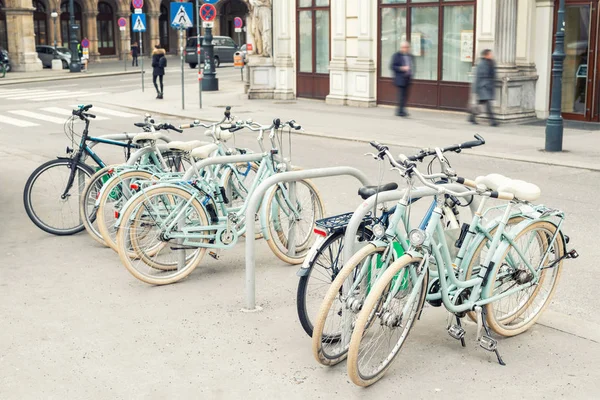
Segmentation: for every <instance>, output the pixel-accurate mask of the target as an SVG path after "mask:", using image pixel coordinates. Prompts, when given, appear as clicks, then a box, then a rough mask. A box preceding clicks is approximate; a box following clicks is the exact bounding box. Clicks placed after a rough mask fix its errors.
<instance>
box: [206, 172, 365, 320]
mask: <svg viewBox="0 0 600 400" xmlns="http://www.w3.org/2000/svg"><path fill="white" fill-rule="evenodd" d="M199 164H200V163H199ZM341 175H349V176H353V177H355V178H356V179H358V180H359V181H360V183H361V184H362V185H365V186H366V185H369V180H368V178H367V176H366V175H365V174H364V173H363V172H362V171H360V170H358V169H356V168H354V167H330V168H319V169H307V170H303V171H292V172H283V173H280V174H276V175H273V176H271V177H270V178H267V179H265V180H264V181H263V182H262V183H261V184H260V185H258V187H257V188H256V190H255V191H254V193H253V194H252V196H251V197H250V199H249V201H248V208H247V209H246V229H247V230H246V308H245V309H244V311H256V310H257V307H256V292H255V291H256V280H255V267H256V263H255V259H254V242H255V234H256V226H255V224H254V223H248V221H254V218H255V217H254V216H255V215H256V213H257V212H258V207H259V205H260V203H261V202H262V200H263V197H264V195H265V193H266V192H267V190H268V189H269V188H271V187H272V186H274V185H276V184H278V183H283V182H296V181H299V180H301V179H311V178H326V177H332V176H341ZM361 219H362V218H361ZM289 241H290V242H291V238H290V240H289Z"/></svg>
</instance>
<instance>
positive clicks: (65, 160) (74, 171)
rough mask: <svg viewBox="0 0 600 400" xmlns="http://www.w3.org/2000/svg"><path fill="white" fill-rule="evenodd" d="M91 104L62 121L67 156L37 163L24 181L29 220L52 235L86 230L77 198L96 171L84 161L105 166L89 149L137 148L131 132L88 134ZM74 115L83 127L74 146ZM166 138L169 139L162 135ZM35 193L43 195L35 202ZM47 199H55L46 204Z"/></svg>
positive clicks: (24, 199)
mask: <svg viewBox="0 0 600 400" xmlns="http://www.w3.org/2000/svg"><path fill="white" fill-rule="evenodd" d="M91 108H92V105H91V104H89V105H86V106H80V107H79V108H78V109H76V110H73V115H72V117H70V118H69V119H68V120H67V122H66V123H65V133H66V134H67V136H68V137H69V138H70V139H71V147H67V151H66V152H67V156H66V157H65V156H58V157H57V158H56V159H55V160H50V161H48V162H46V163H44V164H42V165H41V166H39V167H38V168H37V169H36V170H35V171H33V173H32V174H31V176H30V177H29V179H28V180H27V182H26V183H25V187H24V190H23V204H24V207H25V211H26V212H27V215H28V216H29V218H30V219H31V221H32V222H33V223H34V224H35V225H36V226H37V227H39V228H40V229H42V230H43V231H45V232H48V233H51V234H54V235H59V236H63V235H73V234H75V233H78V232H81V231H82V230H83V229H85V227H84V224H83V222H82V220H81V218H80V216H79V200H75V201H72V200H73V198H74V197H75V198H77V197H78V196H81V194H82V193H83V189H84V187H85V183H86V181H87V180H88V179H90V177H91V176H92V175H93V174H94V173H95V172H96V171H95V169H94V168H93V167H92V166H90V165H88V164H86V163H85V161H86V159H87V158H88V157H89V158H91V159H92V160H93V161H94V162H95V163H96V164H97V165H98V167H100V168H103V167H105V166H106V165H105V163H104V161H102V159H101V158H100V156H99V155H98V154H97V153H95V152H94V151H93V150H92V148H93V147H94V146H95V145H96V144H108V145H111V146H118V147H122V148H123V149H124V150H125V152H126V157H128V156H129V154H130V152H131V150H132V149H137V148H139V146H138V145H136V144H133V143H132V142H131V139H132V138H133V137H134V135H133V134H122V135H108V136H106V137H92V136H89V125H90V119H93V118H95V117H96V116H95V115H93V114H91V113H89V112H88V111H89V110H90V109H91ZM75 118H79V119H80V120H82V121H84V123H85V126H84V129H83V133H82V135H81V136H80V137H81V139H80V141H79V143H78V144H77V148H76V149H75V136H76V133H75V132H74V129H73V122H74V120H75ZM165 140H169V139H168V138H166V137H165ZM37 195H41V196H42V197H43V199H42V200H40V201H38V199H37V197H38V196H37ZM47 199H53V200H55V201H56V200H58V202H57V203H56V204H54V205H49V204H48V201H47Z"/></svg>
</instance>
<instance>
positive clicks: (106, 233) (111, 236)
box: [96, 170, 157, 257]
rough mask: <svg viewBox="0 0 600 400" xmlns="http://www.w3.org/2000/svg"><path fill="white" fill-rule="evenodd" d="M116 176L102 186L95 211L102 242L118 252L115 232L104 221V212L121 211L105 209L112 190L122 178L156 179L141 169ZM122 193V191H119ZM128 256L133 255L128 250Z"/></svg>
mask: <svg viewBox="0 0 600 400" xmlns="http://www.w3.org/2000/svg"><path fill="white" fill-rule="evenodd" d="M117 176H118V179H117V177H115V178H113V179H111V180H110V181H108V182H106V184H105V185H104V186H103V188H102V191H101V192H100V198H99V205H98V211H97V218H96V221H97V224H98V231H99V232H100V234H101V235H102V238H103V239H104V242H105V243H106V244H107V245H108V247H110V248H111V249H113V250H114V251H115V252H118V250H117V240H116V233H115V229H111V227H110V226H109V224H108V223H107V221H106V218H105V217H106V216H105V214H106V212H109V211H110V212H111V213H112V214H114V213H115V212H118V213H121V211H122V210H121V209H118V210H115V209H110V210H107V202H108V200H109V199H110V198H111V197H113V196H114V193H113V191H114V190H115V189H116V188H117V187H118V185H120V184H122V182H123V181H124V180H133V179H136V180H145V181H147V180H156V179H157V178H156V177H155V176H154V175H153V174H152V173H150V172H148V171H142V170H133V171H127V172H124V173H121V174H119V175H117ZM121 193H122V191H121ZM127 199H128V197H127ZM130 256H132V257H133V256H134V254H133V253H131V252H130Z"/></svg>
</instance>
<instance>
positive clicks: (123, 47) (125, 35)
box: [115, 11, 131, 60]
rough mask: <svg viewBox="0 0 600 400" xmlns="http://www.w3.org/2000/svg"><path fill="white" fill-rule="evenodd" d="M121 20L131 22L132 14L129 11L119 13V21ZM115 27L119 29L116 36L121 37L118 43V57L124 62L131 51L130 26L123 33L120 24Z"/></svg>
mask: <svg viewBox="0 0 600 400" xmlns="http://www.w3.org/2000/svg"><path fill="white" fill-rule="evenodd" d="M119 18H125V19H126V20H127V21H128V22H130V21H131V13H130V12H129V11H120V12H118V13H117V21H118V20H119ZM115 26H116V29H117V31H116V34H117V35H118V37H119V40H118V41H117V43H119V46H117V55H118V57H119V60H124V59H125V57H126V55H127V54H128V53H129V52H130V51H131V40H130V37H129V32H130V29H129V24H127V26H126V27H125V30H124V31H121V28H120V27H119V25H118V24H116V23H115Z"/></svg>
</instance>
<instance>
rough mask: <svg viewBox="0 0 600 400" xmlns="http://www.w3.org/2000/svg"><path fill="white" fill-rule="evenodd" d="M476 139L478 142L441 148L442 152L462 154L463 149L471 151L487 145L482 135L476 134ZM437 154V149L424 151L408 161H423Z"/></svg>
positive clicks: (473, 141)
mask: <svg viewBox="0 0 600 400" xmlns="http://www.w3.org/2000/svg"><path fill="white" fill-rule="evenodd" d="M475 139H476V140H471V141H469V142H464V143H461V144H453V145H451V146H448V147H441V148H440V151H441V152H442V153H446V152H449V151H454V152H456V153H460V151H461V150H462V149H471V148H473V147H477V146H482V145H484V144H485V139H484V138H483V137H481V135H479V134H476V135H475ZM435 154H436V151H435V149H433V150H432V149H422V150H421V151H420V152H419V153H418V154H416V155H414V156H410V157H408V159H409V160H410V161H423V159H425V158H426V157H429V156H434V155H435Z"/></svg>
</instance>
